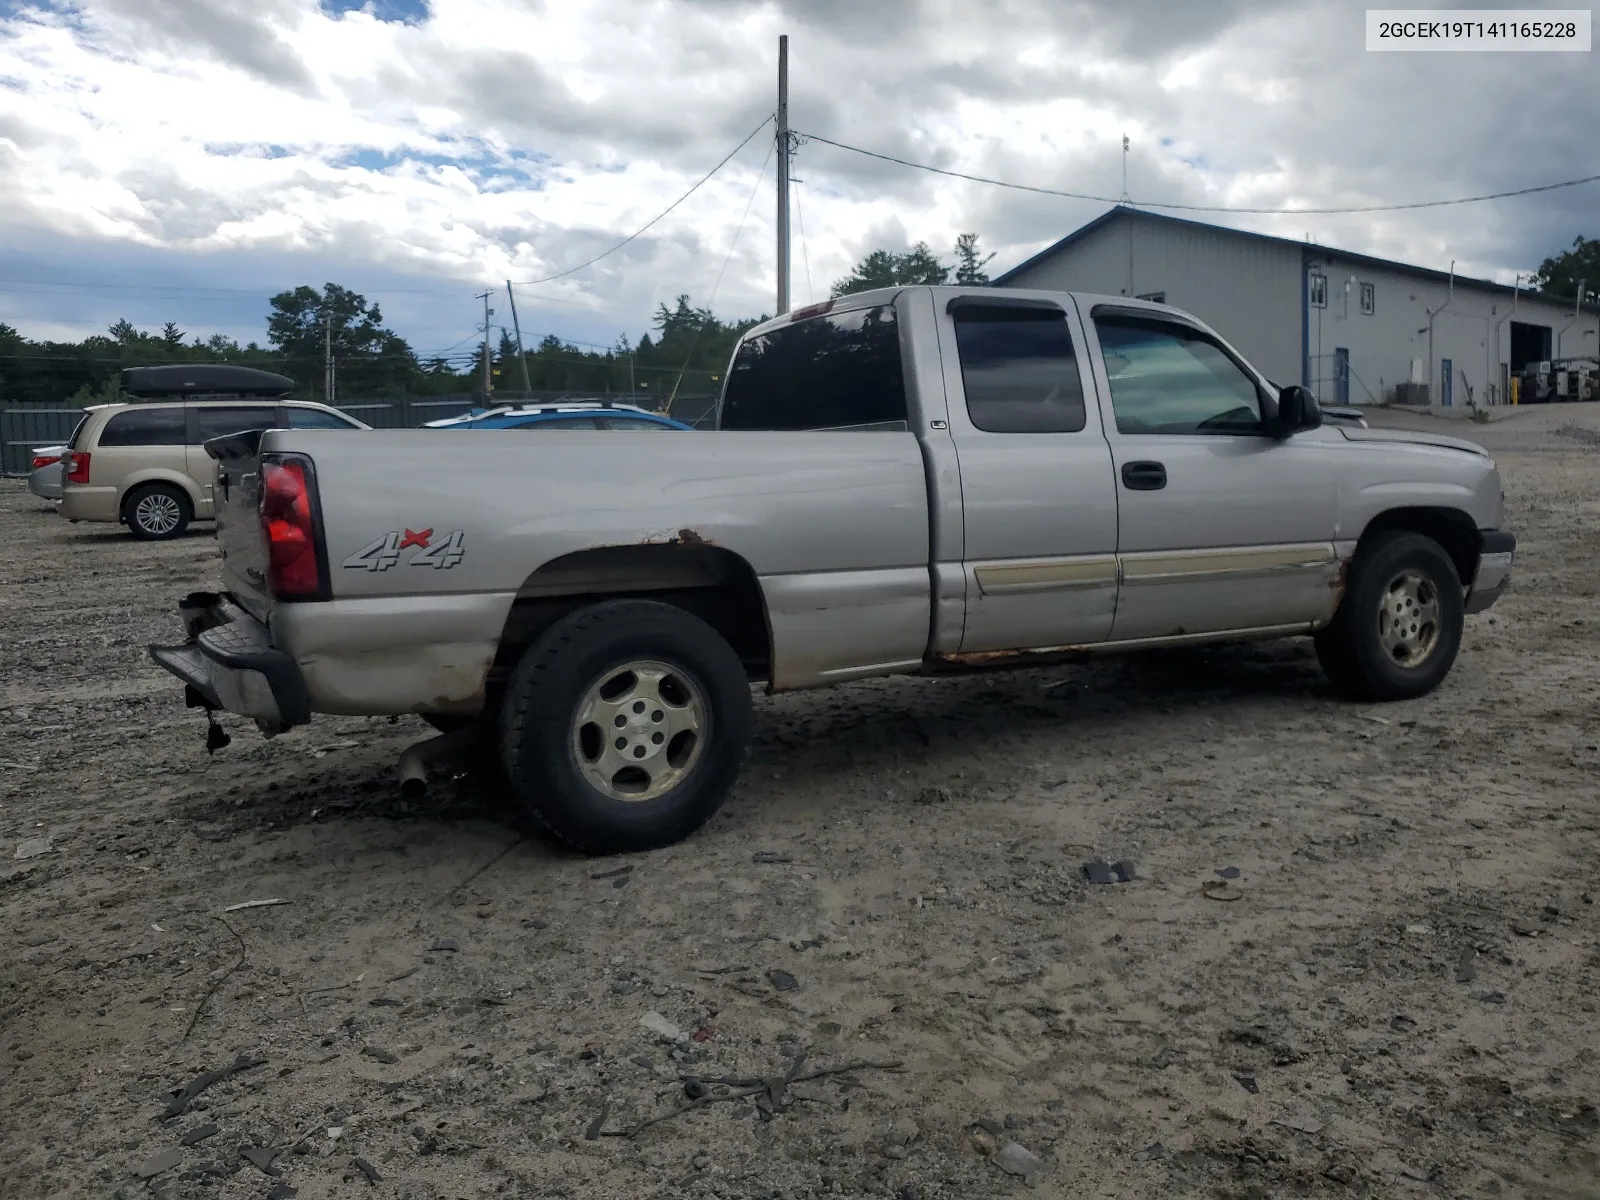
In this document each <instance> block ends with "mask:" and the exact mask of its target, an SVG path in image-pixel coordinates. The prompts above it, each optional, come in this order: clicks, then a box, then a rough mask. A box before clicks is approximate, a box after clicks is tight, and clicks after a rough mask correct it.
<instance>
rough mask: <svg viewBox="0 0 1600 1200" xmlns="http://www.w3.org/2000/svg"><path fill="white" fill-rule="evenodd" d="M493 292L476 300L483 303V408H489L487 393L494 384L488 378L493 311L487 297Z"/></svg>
mask: <svg viewBox="0 0 1600 1200" xmlns="http://www.w3.org/2000/svg"><path fill="white" fill-rule="evenodd" d="M492 295H494V293H493V292H484V293H482V294H481V295H479V296H478V297H477V298H478V299H479V300H482V301H483V406H484V407H485V408H488V407H489V392H490V391H491V390H492V389H493V387H494V383H493V381H491V380H490V378H489V370H490V364H491V360H490V358H489V318H490V317H492V316H494V309H492V308H490V307H489V297H490V296H492Z"/></svg>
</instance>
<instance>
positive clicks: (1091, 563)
mask: <svg viewBox="0 0 1600 1200" xmlns="http://www.w3.org/2000/svg"><path fill="white" fill-rule="evenodd" d="M973 573H974V574H975V575H976V576H977V577H978V587H979V588H980V589H981V590H982V591H983V594H984V595H985V596H994V595H1009V594H1012V593H1016V592H1053V591H1057V590H1061V589H1069V588H1089V587H1110V586H1114V585H1115V584H1116V582H1117V556H1116V555H1115V554H1085V555H1077V556H1074V557H1072V558H1045V559H1038V560H1036V561H1032V562H1015V561H1013V562H1004V563H984V564H983V565H981V566H979V567H977V568H975V569H974V572H973Z"/></svg>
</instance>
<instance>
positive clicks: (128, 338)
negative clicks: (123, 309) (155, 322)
mask: <svg viewBox="0 0 1600 1200" xmlns="http://www.w3.org/2000/svg"><path fill="white" fill-rule="evenodd" d="M106 332H107V333H108V334H110V335H111V340H112V341H114V342H115V343H116V344H117V345H119V346H133V345H137V344H138V343H139V342H146V341H149V340H150V335H149V334H148V333H145V332H144V331H143V330H139V329H135V328H134V327H133V325H132V324H131V323H130V322H129V321H128V320H127V318H125V317H119V318H118V319H117V321H116V323H115V324H113V325H110V326H108V327H107V329H106Z"/></svg>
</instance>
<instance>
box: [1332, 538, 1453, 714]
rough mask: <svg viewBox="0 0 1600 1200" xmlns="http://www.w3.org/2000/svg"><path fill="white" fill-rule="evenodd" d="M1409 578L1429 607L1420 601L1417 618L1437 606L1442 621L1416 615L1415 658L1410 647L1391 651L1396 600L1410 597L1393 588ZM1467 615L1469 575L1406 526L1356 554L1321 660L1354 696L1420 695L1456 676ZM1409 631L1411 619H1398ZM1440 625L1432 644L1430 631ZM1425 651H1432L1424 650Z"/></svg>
mask: <svg viewBox="0 0 1600 1200" xmlns="http://www.w3.org/2000/svg"><path fill="white" fill-rule="evenodd" d="M1407 576H1410V577H1411V579H1412V580H1413V581H1414V583H1415V584H1416V586H1417V588H1418V590H1419V593H1420V595H1421V596H1422V597H1423V599H1422V604H1423V608H1421V609H1418V608H1417V607H1416V605H1415V603H1413V605H1412V608H1411V609H1410V611H1411V612H1412V613H1413V615H1415V614H1417V613H1419V612H1425V611H1428V610H1429V606H1430V605H1431V608H1432V611H1433V612H1434V614H1435V618H1434V619H1432V620H1429V619H1427V618H1421V619H1420V620H1419V619H1413V621H1412V623H1411V625H1410V627H1409V628H1410V629H1413V630H1417V634H1416V635H1415V637H1414V639H1413V640H1414V642H1415V644H1414V645H1413V646H1411V647H1410V649H1409V651H1408V652H1409V653H1412V654H1413V655H1420V657H1415V658H1414V659H1413V661H1410V662H1407V661H1405V660H1404V658H1403V657H1402V652H1405V651H1407V647H1399V648H1398V649H1396V650H1393V651H1391V649H1390V648H1389V645H1388V643H1386V641H1385V629H1386V628H1387V627H1388V624H1389V623H1390V622H1393V621H1394V618H1393V616H1392V615H1386V614H1390V613H1391V611H1392V610H1391V608H1390V605H1391V603H1392V604H1398V605H1400V606H1402V608H1403V606H1404V605H1405V604H1406V603H1407V599H1406V596H1405V595H1404V594H1403V593H1401V592H1391V588H1392V587H1394V586H1396V584H1397V581H1401V580H1404V579H1405V578H1406V577H1407ZM1464 621H1465V613H1464V610H1463V604H1462V595H1461V577H1460V575H1459V574H1457V572H1456V565H1455V563H1454V562H1453V561H1452V560H1451V558H1450V555H1449V554H1447V553H1446V552H1445V550H1444V547H1442V546H1440V545H1439V543H1438V542H1436V541H1434V540H1433V539H1432V538H1428V537H1424V536H1423V535H1422V534H1420V533H1410V532H1408V531H1405V530H1399V529H1396V530H1388V531H1384V532H1380V533H1378V534H1375V535H1374V536H1373V537H1372V538H1371V540H1370V541H1367V542H1364V543H1363V544H1362V545H1361V546H1360V547H1359V548H1358V549H1357V551H1356V555H1355V558H1354V560H1353V561H1352V562H1351V564H1350V582H1349V585H1348V586H1347V588H1346V589H1345V594H1344V600H1343V601H1342V602H1341V603H1340V605H1339V611H1338V612H1337V613H1336V614H1335V615H1334V619H1333V621H1332V622H1331V623H1330V624H1329V625H1328V627H1327V628H1326V629H1323V630H1321V631H1319V632H1318V633H1317V634H1316V636H1315V638H1314V639H1313V640H1314V642H1315V644H1316V648H1317V659H1318V661H1319V662H1321V664H1322V669H1323V671H1325V672H1326V673H1327V676H1328V678H1329V680H1330V681H1332V683H1333V685H1334V688H1335V689H1336V690H1337V691H1338V692H1340V693H1341V694H1343V695H1344V696H1346V697H1348V698H1350V699H1352V700H1412V699H1415V698H1416V697H1418V696H1424V695H1426V694H1427V693H1429V692H1431V691H1433V689H1434V688H1436V687H1438V686H1439V684H1440V683H1441V682H1442V681H1443V680H1444V677H1445V676H1446V675H1448V674H1449V673H1450V668H1451V666H1453V665H1454V663H1455V660H1456V654H1457V653H1458V652H1459V651H1460V649H1461V630H1462V626H1463V624H1464ZM1396 626H1397V627H1399V628H1401V630H1402V632H1404V628H1405V622H1404V621H1401V622H1398V623H1396ZM1430 626H1431V628H1432V630H1433V636H1432V640H1431V645H1428V646H1426V647H1425V645H1424V643H1427V641H1428V639H1427V631H1428V629H1429V628H1430ZM1424 650H1425V653H1424Z"/></svg>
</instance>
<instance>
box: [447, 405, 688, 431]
mask: <svg viewBox="0 0 1600 1200" xmlns="http://www.w3.org/2000/svg"><path fill="white" fill-rule="evenodd" d="M423 428H424V429H688V430H691V431H692V430H693V429H694V426H693V425H685V424H684V423H683V422H682V421H674V420H673V419H672V418H671V417H664V416H662V415H661V414H660V413H655V412H650V411H649V410H648V409H643V408H635V407H634V406H633V405H631V404H604V403H600V402H593V401H577V402H567V403H560V402H558V403H554V404H525V405H515V406H512V405H506V406H503V407H499V408H476V409H473V410H472V411H471V412H469V413H465V414H463V415H462V416H459V417H446V418H445V419H443V420H440V421H429V422H427V424H425V425H424V426H423Z"/></svg>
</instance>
